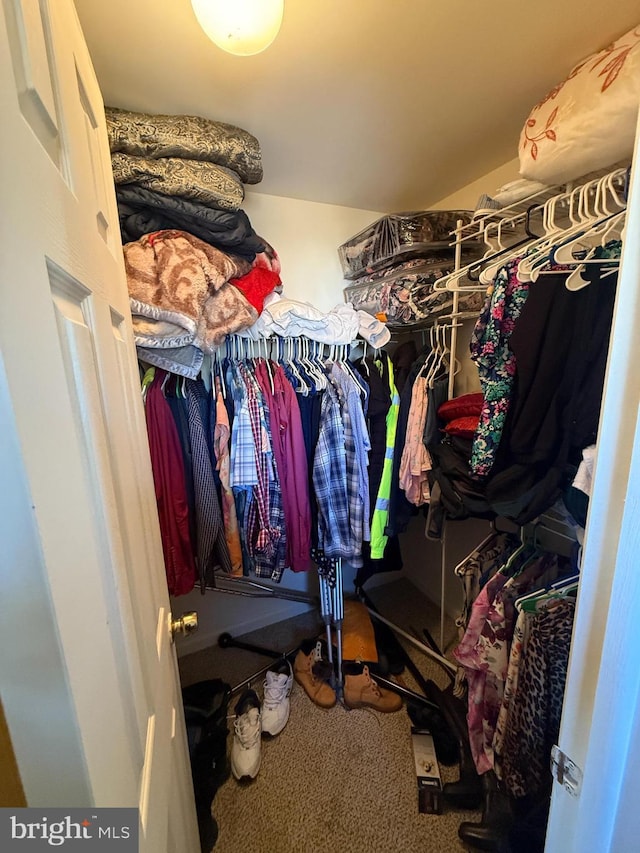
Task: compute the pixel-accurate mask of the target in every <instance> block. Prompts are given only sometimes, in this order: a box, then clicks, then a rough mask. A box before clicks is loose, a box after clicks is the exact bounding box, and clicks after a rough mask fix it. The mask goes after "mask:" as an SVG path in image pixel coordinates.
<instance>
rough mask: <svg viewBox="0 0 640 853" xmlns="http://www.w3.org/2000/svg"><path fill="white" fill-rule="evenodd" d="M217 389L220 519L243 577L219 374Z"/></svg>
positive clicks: (232, 558) (235, 566) (215, 438)
mask: <svg viewBox="0 0 640 853" xmlns="http://www.w3.org/2000/svg"><path fill="white" fill-rule="evenodd" d="M215 392H216V418H215V426H214V430H213V449H214V456H215V460H216V471H217V472H218V476H219V478H220V486H221V497H222V519H223V524H224V535H225V539H226V541H227V548H228V549H229V559H230V561H231V575H232V576H233V577H242V573H243V572H242V547H241V545H240V531H239V529H238V517H237V514H236V505H235V501H234V499H233V491H232V489H231V482H230V462H231V460H230V455H229V439H230V436H231V429H230V426H229V414H228V412H227V408H226V406H225V404H224V399H223V396H222V388H221V383H220V377H219V376H216V377H215Z"/></svg>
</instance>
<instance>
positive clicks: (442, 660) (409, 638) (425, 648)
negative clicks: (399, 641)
mask: <svg viewBox="0 0 640 853" xmlns="http://www.w3.org/2000/svg"><path fill="white" fill-rule="evenodd" d="M367 610H368V611H369V613H370V614H371V615H372V616H373V617H374V619H378V620H379V621H380V622H384V624H385V625H387V627H389V628H391V629H392V630H393V631H395V633H396V634H399V635H400V636H401V637H404V638H405V640H407V642H409V643H411V644H412V645H414V646H415V647H416V648H417V649H419V650H420V651H421V652H424V654H425V655H428V657H430V658H433V659H434V660H436V661H438V663H439V664H441V665H442V666H444V667H446V669H448V670H449V671H450V672H453V673H454V674H455V672H456V667H455V665H454V664H452V663H451V661H450V660H447V658H445V657H443V656H442V655H439V654H438V653H437V652H434V650H433V649H430V648H429V646H425V644H424V643H421V642H420V640H416V638H415V637H414V636H413V635H412V634H408V633H407V632H406V631H403V630H402V628H399V627H398V626H397V625H396V624H395V623H394V622H390V621H389V620H388V619H385V617H384V616H381V615H380V614H379V613H377V612H376V611H375V610H372V609H371V608H370V607H367Z"/></svg>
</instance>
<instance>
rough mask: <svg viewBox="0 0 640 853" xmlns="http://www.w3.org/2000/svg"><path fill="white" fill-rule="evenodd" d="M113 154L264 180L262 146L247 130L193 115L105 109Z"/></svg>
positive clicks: (250, 181) (246, 180)
mask: <svg viewBox="0 0 640 853" xmlns="http://www.w3.org/2000/svg"><path fill="white" fill-rule="evenodd" d="M105 114H106V118H107V132H108V134H109V146H110V148H111V151H112V152H114V153H115V152H119V151H121V152H123V153H125V154H134V155H135V156H137V157H149V158H152V159H156V158H158V157H184V158H186V159H188V160H206V161H208V162H209V163H217V164H218V165H219V166H226V167H227V169H233V171H234V172H236V173H237V174H238V175H239V177H240V180H242V181H243V182H244V183H245V184H258V183H260V181H261V180H262V155H261V151H260V143H259V142H258V140H257V139H256V138H255V136H252V135H251V134H250V133H249V132H248V131H246V130H242V128H239V127H234V125H232V124H225V123H224V122H220V121H210V120H209V119H206V118H200V117H199V116H190V115H174V116H168V115H147V114H145V113H136V112H130V111H129V110H119V109H115V108H113V107H106V109H105Z"/></svg>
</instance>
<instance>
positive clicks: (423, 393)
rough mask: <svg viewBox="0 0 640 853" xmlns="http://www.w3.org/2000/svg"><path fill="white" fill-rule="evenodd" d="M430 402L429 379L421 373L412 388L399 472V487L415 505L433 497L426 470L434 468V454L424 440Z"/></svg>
mask: <svg viewBox="0 0 640 853" xmlns="http://www.w3.org/2000/svg"><path fill="white" fill-rule="evenodd" d="M427 405H428V396H427V380H426V377H424V376H418V377H417V379H416V380H415V382H414V383H413V388H412V390H411V407H410V408H409V419H408V421H407V434H406V436H405V440H404V449H403V451H402V457H401V460H400V473H399V482H400V488H401V489H403V490H404V493H405V495H406V496H407V500H408V501H410V502H411V503H412V504H415V506H422V504H425V503H428V502H429V499H430V497H431V493H430V491H429V480H428V478H427V472H428V471H430V470H431V467H432V466H431V456H430V454H429V451H428V450H427V448H426V447H425V446H424V442H423V440H422V436H423V433H424V425H425V422H426V420H427Z"/></svg>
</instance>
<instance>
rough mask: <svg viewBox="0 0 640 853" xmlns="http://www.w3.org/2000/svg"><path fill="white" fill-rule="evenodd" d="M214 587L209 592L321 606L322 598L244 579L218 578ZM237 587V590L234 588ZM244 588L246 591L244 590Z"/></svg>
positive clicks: (207, 587)
mask: <svg viewBox="0 0 640 853" xmlns="http://www.w3.org/2000/svg"><path fill="white" fill-rule="evenodd" d="M220 581H222V582H223V583H228V584H231V587H228V588H227V587H224V586H222V587H221V586H218V584H219V582H220ZM214 584H215V585H213V586H210V585H207V586H206V587H205V591H207V592H223V593H226V594H227V595H243V596H245V597H246V598H280V599H282V600H283V601H297V602H299V603H300V604H310V605H313V606H314V607H319V606H320V597H319V596H318V595H313V594H311V593H305V592H302V591H299V590H295V589H286V588H279V589H278V588H275V587H271V586H267V584H261V583H259V582H258V581H252V580H245V579H243V578H226V577H220V576H216V578H215V580H214ZM233 587H235V589H234V588H233ZM242 587H244V589H242Z"/></svg>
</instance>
